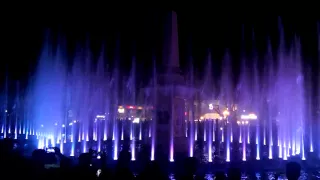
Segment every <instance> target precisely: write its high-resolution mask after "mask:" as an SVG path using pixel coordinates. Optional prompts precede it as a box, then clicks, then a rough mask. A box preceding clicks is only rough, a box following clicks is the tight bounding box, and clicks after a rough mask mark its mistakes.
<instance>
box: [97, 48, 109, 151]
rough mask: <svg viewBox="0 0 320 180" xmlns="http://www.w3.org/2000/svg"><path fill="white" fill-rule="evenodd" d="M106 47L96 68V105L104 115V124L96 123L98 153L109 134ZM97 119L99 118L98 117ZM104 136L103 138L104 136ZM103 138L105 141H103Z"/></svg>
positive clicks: (102, 50)
mask: <svg viewBox="0 0 320 180" xmlns="http://www.w3.org/2000/svg"><path fill="white" fill-rule="evenodd" d="M104 52H105V50H104V46H102V47H101V50H100V56H99V59H98V63H97V67H96V84H95V86H96V87H95V90H96V93H95V94H96V97H95V99H96V103H97V104H95V105H96V106H97V111H98V113H99V114H103V115H102V117H103V116H104V118H102V119H104V122H103V121H101V120H99V121H95V123H96V127H95V128H96V141H97V142H98V148H97V149H98V152H100V150H101V141H102V140H104V139H105V137H106V133H107V129H106V121H107V120H108V114H107V113H106V112H107V111H106V109H105V108H106V105H105V103H106V102H105V101H106V100H105V98H106V97H105V96H104V94H105V91H106V90H107V89H106V85H105V84H107V83H105V82H104V81H105V63H104V57H105V55H104ZM96 118H97V117H96ZM101 126H102V128H101ZM102 135H103V136H102ZM102 138H103V139H102Z"/></svg>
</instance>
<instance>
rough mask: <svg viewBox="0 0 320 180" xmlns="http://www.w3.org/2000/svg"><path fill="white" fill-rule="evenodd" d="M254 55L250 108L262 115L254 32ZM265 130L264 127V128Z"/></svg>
mask: <svg viewBox="0 0 320 180" xmlns="http://www.w3.org/2000/svg"><path fill="white" fill-rule="evenodd" d="M252 41H253V53H252V59H253V76H252V77H253V78H252V80H251V82H252V92H253V93H252V94H253V95H252V100H251V102H250V106H251V107H250V108H251V109H253V111H254V113H255V114H258V116H259V115H261V114H260V113H261V112H260V111H261V109H262V104H261V101H262V100H263V98H262V97H263V96H261V89H260V81H259V73H258V54H257V50H256V45H255V37H254V32H253V37H252ZM255 125H256V135H255V138H256V160H260V140H261V138H260V125H261V124H260V116H259V121H258V122H256V124H255ZM263 128H264V126H263ZM265 138H266V137H265V131H263V142H264V145H265V143H266V139H265Z"/></svg>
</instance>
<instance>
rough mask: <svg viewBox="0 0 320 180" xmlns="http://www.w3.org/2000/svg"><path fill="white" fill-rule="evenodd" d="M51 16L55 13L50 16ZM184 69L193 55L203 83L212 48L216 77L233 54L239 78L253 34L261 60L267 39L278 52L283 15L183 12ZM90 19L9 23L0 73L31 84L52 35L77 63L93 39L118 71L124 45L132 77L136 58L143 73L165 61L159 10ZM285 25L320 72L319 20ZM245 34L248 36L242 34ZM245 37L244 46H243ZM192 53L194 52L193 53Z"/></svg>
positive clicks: (124, 64)
mask: <svg viewBox="0 0 320 180" xmlns="http://www.w3.org/2000/svg"><path fill="white" fill-rule="evenodd" d="M50 12H51V11H50ZM177 13H178V21H179V25H178V26H179V43H180V64H181V66H182V70H186V68H187V65H188V59H189V58H188V57H189V56H190V55H192V56H193V63H194V66H195V69H196V73H197V76H198V78H199V79H201V77H202V76H203V71H204V67H205V66H206V64H207V60H206V55H207V52H208V49H209V50H210V51H211V52H212V55H213V58H212V59H213V60H212V62H213V63H212V66H213V71H214V73H213V74H214V75H217V76H218V75H219V74H220V71H221V61H222V57H223V54H224V52H225V51H226V50H227V49H228V50H229V52H230V54H231V56H232V57H233V68H234V72H235V74H237V72H238V69H239V68H238V67H239V57H240V52H241V51H240V50H241V48H244V49H245V51H246V53H245V54H246V56H248V57H250V55H251V53H252V44H253V43H252V42H253V41H252V34H253V33H252V32H253V30H254V37H255V44H256V49H257V51H258V52H259V56H260V57H261V59H262V57H263V56H264V53H265V50H266V46H267V39H268V38H270V39H271V42H272V45H273V46H274V49H275V50H276V48H277V46H278V19H279V18H278V17H279V16H278V14H273V13H270V12H269V13H265V12H264V13H248V12H247V13H245V14H241V13H235V12H232V11H230V12H223V13H218V12H216V11H215V12H212V11H206V10H203V11H186V10H183V11H182V10H178V11H177ZM94 14H95V15H93V14H91V13H90V11H88V12H84V11H82V12H71V11H70V12H69V13H68V14H59V10H57V11H56V12H55V13H54V14H52V13H42V14H41V13H40V14H36V13H35V14H32V12H28V13H24V14H23V13H22V14H19V15H17V16H14V17H12V19H7V20H6V21H4V22H3V23H2V24H3V26H2V28H3V29H4V33H2V35H1V36H2V38H1V39H3V41H1V44H2V47H4V52H3V54H2V61H1V64H2V66H1V69H2V72H3V74H5V73H4V72H5V69H8V71H9V74H10V79H13V80H19V79H22V80H26V79H27V77H28V74H30V73H31V74H32V69H34V65H35V63H36V61H37V60H38V56H39V53H40V51H41V46H42V44H43V43H44V37H45V34H46V33H48V32H50V33H49V34H50V35H51V39H52V41H53V42H54V43H53V44H57V43H59V42H57V39H58V38H57V37H60V39H65V40H66V42H67V47H68V54H69V58H70V59H72V56H73V52H74V50H75V47H76V46H77V45H82V46H85V42H86V40H87V39H90V48H91V49H92V52H93V55H94V58H97V55H98V54H99V51H100V50H101V44H104V45H105V46H104V47H105V50H106V53H107V59H106V61H107V62H108V64H110V66H113V64H114V63H113V61H112V59H113V56H114V49H115V44H116V42H117V41H119V42H120V48H121V61H120V66H121V70H122V71H123V73H124V74H126V73H127V74H128V71H129V70H130V66H131V57H132V55H133V54H136V55H137V67H138V71H139V72H143V73H141V74H140V76H142V74H145V73H144V72H149V71H150V70H149V69H150V68H149V67H150V66H151V64H152V60H151V59H152V52H155V53H154V54H155V55H156V56H157V61H158V63H160V61H161V52H162V47H163V41H162V39H163V32H164V31H163V29H164V22H165V21H164V19H165V15H166V12H165V11H160V10H157V9H148V10H141V9H140V10H127V9H126V10H113V11H112V10H111V11H110V10H109V11H107V10H106V11H105V12H101V13H94ZM280 17H281V21H282V22H283V27H284V31H285V35H286V40H287V45H289V44H290V41H291V40H292V37H293V35H294V34H298V35H299V36H300V37H301V43H302V48H303V49H302V50H303V55H304V57H305V58H304V62H305V64H306V65H310V66H311V67H312V70H313V72H316V71H318V69H317V67H318V66H319V65H318V64H316V62H317V61H316V59H317V30H316V26H317V21H318V20H319V18H318V17H315V16H311V15H305V14H303V13H299V14H295V15H293V14H290V15H289V14H287V15H282V16H280ZM243 30H244V31H243ZM243 34H244V41H241V39H242V36H243ZM190 49H191V51H190Z"/></svg>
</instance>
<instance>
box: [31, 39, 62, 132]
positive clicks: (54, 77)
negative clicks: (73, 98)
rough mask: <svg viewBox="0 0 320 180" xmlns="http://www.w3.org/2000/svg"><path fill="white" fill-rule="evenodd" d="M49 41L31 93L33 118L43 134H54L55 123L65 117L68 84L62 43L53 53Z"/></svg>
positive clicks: (40, 59) (43, 50)
mask: <svg viewBox="0 0 320 180" xmlns="http://www.w3.org/2000/svg"><path fill="white" fill-rule="evenodd" d="M48 43H49V41H48V40H47V41H46V42H45V45H44V48H43V49H42V53H41V55H40V58H39V62H38V65H37V70H36V76H35V80H34V83H33V84H32V85H33V87H32V93H33V94H29V96H31V97H32V102H33V106H32V108H33V109H32V118H33V119H34V122H35V125H36V128H37V130H38V131H39V132H41V133H43V134H44V133H48V134H53V133H54V124H55V123H59V124H61V123H63V122H64V119H65V118H64V117H65V109H64V104H63V103H64V98H65V94H64V89H65V84H66V66H65V60H64V57H65V56H64V55H63V52H62V51H63V50H62V47H61V45H60V44H59V45H58V47H57V51H56V53H53V52H52V49H51V47H50V46H49V44H48ZM29 130H31V128H30V126H29ZM29 134H30V132H29Z"/></svg>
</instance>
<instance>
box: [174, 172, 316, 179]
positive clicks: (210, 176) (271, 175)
mask: <svg viewBox="0 0 320 180" xmlns="http://www.w3.org/2000/svg"><path fill="white" fill-rule="evenodd" d="M255 176H256V178H254V177H250V176H249V175H248V174H246V173H242V177H241V179H270V180H276V179H277V180H287V178H286V176H285V174H284V173H276V172H267V173H266V174H265V177H262V174H261V173H256V174H255ZM169 179H171V180H175V175H174V174H172V173H171V174H169ZM204 179H206V180H214V174H205V175H204ZM306 179H320V170H319V171H317V172H316V173H315V174H311V175H310V177H309V176H308V174H307V173H306V172H304V171H302V172H301V176H300V178H299V180H306Z"/></svg>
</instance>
